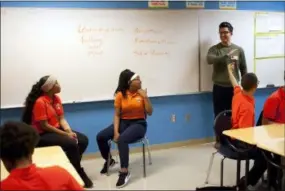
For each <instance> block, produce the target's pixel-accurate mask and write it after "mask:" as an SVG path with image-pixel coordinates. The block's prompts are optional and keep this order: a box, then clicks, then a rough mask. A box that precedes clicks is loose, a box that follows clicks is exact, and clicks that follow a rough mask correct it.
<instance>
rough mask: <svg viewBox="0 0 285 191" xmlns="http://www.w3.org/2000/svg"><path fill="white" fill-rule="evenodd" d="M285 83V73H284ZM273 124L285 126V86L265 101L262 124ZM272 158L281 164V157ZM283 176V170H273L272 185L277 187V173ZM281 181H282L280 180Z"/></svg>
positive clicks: (273, 156) (271, 172)
mask: <svg viewBox="0 0 285 191" xmlns="http://www.w3.org/2000/svg"><path fill="white" fill-rule="evenodd" d="M284 81H285V72H284ZM272 123H277V124H278V123H279V124H280V123H281V124H285V86H283V87H280V88H278V90H276V91H274V92H273V93H272V94H271V95H270V96H269V97H268V98H267V100H266V101H265V104H264V107H263V118H262V124H263V125H269V124H272ZM270 155H271V156H272V160H273V161H274V162H275V163H277V164H281V156H279V155H276V154H270ZM278 170H279V171H280V172H279V173H280V174H281V175H282V174H283V173H282V170H280V169H276V168H272V169H271V171H270V185H271V186H273V187H276V185H277V181H279V179H278V178H277V174H278V173H277V171H278ZM280 180H281V179H280Z"/></svg>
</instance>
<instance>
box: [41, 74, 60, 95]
mask: <svg viewBox="0 0 285 191" xmlns="http://www.w3.org/2000/svg"><path fill="white" fill-rule="evenodd" d="M56 81H57V79H56V78H55V77H54V76H49V77H48V79H47V80H46V82H45V83H44V84H43V85H42V87H41V89H42V90H43V91H44V92H48V91H50V90H51V89H52V88H53V86H54V85H55V84H56Z"/></svg>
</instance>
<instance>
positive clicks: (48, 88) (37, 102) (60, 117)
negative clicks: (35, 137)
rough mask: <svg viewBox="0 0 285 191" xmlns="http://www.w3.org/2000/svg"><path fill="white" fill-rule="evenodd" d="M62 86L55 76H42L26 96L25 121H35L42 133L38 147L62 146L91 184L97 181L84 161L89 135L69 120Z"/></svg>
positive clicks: (86, 183) (76, 167)
mask: <svg viewBox="0 0 285 191" xmlns="http://www.w3.org/2000/svg"><path fill="white" fill-rule="evenodd" d="M60 90H61V88H60V85H59V84H58V82H57V79H56V78H55V77H54V76H44V77H42V78H41V79H40V80H39V82H37V83H36V84H35V85H33V87H32V90H31V92H30V93H29V94H28V97H27V98H26V101H25V108H24V113H23V116H22V121H23V122H25V123H27V124H29V125H32V126H33V127H34V128H35V129H36V130H37V132H38V133H39V135H40V140H39V143H38V145H37V146H38V147H45V146H55V145H58V146H61V148H62V149H63V150H64V151H65V153H66V155H67V157H68V158H69V160H70V162H71V163H72V165H73V166H74V168H75V169H76V171H77V172H78V174H79V175H80V176H81V178H82V180H83V181H84V183H85V187H86V188H90V187H92V186H93V183H92V181H91V180H90V179H89V178H88V176H87V175H86V173H85V171H84V169H83V168H82V167H81V164H80V161H81V157H82V154H83V152H84V151H85V150H86V148H87V146H88V138H87V137H86V136H85V135H83V134H82V133H79V132H76V131H73V130H72V129H71V128H70V126H69V124H68V122H67V121H66V120H65V118H64V110H63V106H62V103H61V100H60V98H59V96H57V95H56V94H58V93H60Z"/></svg>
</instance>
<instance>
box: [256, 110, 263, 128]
mask: <svg viewBox="0 0 285 191" xmlns="http://www.w3.org/2000/svg"><path fill="white" fill-rule="evenodd" d="M262 117H263V110H262V111H261V112H260V115H259V117H258V120H257V123H256V126H260V125H262Z"/></svg>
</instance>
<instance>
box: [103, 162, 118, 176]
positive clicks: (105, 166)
mask: <svg viewBox="0 0 285 191" xmlns="http://www.w3.org/2000/svg"><path fill="white" fill-rule="evenodd" d="M115 164H116V161H115V160H114V159H111V160H110V165H109V170H110V168H111V167H113V166H114V165H115ZM100 173H101V174H106V173H107V161H106V162H105V163H104V166H103V168H102V170H101V172H100Z"/></svg>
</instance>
